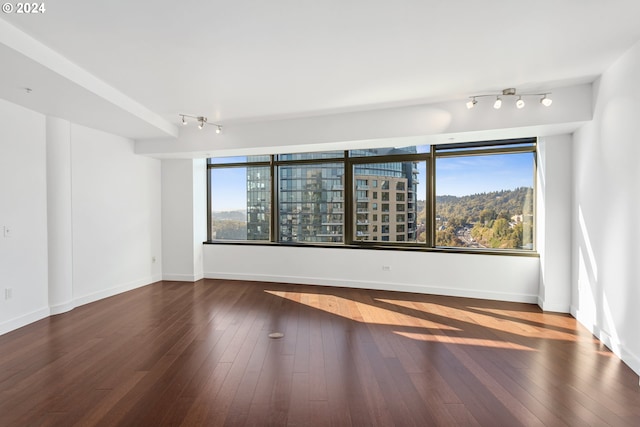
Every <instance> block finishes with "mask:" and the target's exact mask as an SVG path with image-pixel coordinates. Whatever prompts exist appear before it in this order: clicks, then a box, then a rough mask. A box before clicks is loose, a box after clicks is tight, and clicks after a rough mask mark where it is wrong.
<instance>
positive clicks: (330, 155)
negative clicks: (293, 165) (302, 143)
mask: <svg viewBox="0 0 640 427" xmlns="http://www.w3.org/2000/svg"><path fill="white" fill-rule="evenodd" d="M342 158H344V151H321V152H318V153H293V154H279V155H278V160H321V159H342Z"/></svg>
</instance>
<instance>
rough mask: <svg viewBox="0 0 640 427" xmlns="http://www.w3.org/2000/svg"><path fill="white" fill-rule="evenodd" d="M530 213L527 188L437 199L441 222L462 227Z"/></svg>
mask: <svg viewBox="0 0 640 427" xmlns="http://www.w3.org/2000/svg"><path fill="white" fill-rule="evenodd" d="M532 209H533V189H532V188H529V187H520V188H516V189H515V190H503V191H493V192H490V193H480V194H472V195H470V196H462V197H458V196H436V216H437V217H439V218H440V220H442V221H449V220H452V219H454V218H456V219H458V220H459V221H460V222H462V223H466V224H473V223H476V222H486V221H489V220H493V219H496V218H505V219H510V218H511V217H512V216H513V215H521V214H531V213H532Z"/></svg>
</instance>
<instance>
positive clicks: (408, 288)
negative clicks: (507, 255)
mask: <svg viewBox="0 0 640 427" xmlns="http://www.w3.org/2000/svg"><path fill="white" fill-rule="evenodd" d="M204 277H205V278H206V279H225V280H251V281H260V282H276V283H292V284H300V285H316V286H337V287H343V288H357V289H374V290H384V291H399V292H414V293H418V294H432V295H443V296H453V297H466V298H479V299H488V300H497V301H511V302H524V303H528V304H535V303H536V301H537V298H538V296H537V295H525V294H511V293H502V292H493V291H482V290H477V289H464V288H444V287H438V286H425V285H417V284H415V285H414V284H406V283H389V282H372V281H359V280H338V279H327V278H324V277H322V278H318V277H301V276H269V275H261V274H238V273H220V272H205V274H204Z"/></svg>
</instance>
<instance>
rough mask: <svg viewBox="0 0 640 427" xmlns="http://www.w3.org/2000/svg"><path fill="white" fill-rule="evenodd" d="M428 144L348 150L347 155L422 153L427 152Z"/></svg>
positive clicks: (369, 155)
mask: <svg viewBox="0 0 640 427" xmlns="http://www.w3.org/2000/svg"><path fill="white" fill-rule="evenodd" d="M430 150H431V147H430V146H429V145H418V146H408V147H387V148H367V149H361V150H360V149H359V150H350V151H349V157H371V156H394V155H399V154H422V153H429V152H430Z"/></svg>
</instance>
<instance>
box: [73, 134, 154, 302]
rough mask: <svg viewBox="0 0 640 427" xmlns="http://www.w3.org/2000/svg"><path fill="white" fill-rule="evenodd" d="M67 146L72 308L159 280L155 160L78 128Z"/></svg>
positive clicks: (121, 141)
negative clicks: (70, 208)
mask: <svg viewBox="0 0 640 427" xmlns="http://www.w3.org/2000/svg"><path fill="white" fill-rule="evenodd" d="M71 146H72V150H71V151H72V156H71V158H72V161H71V167H72V200H73V212H72V215H73V293H74V300H75V301H76V304H82V303H86V302H89V301H95V300H97V299H100V298H104V297H106V296H110V295H113V294H116V293H118V292H123V291H126V290H129V289H133V288H135V287H138V286H142V285H146V284H149V283H152V282H155V281H158V280H161V279H162V267H161V266H162V259H161V257H162V246H161V215H160V209H161V189H160V183H161V169H160V161H159V160H156V159H151V158H147V157H142V156H137V155H135V154H134V152H133V141H131V140H128V139H125V138H122V137H118V136H114V135H111V134H108V133H104V132H101V131H96V130H93V129H90V128H86V127H83V126H78V125H72V127H71ZM154 257H155V262H154V261H153V258H154Z"/></svg>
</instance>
